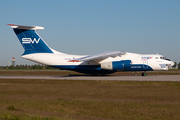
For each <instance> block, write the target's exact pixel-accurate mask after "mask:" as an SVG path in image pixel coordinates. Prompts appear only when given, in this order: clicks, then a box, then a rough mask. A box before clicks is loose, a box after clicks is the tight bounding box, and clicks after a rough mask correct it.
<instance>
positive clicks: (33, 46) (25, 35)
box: [8, 24, 53, 55]
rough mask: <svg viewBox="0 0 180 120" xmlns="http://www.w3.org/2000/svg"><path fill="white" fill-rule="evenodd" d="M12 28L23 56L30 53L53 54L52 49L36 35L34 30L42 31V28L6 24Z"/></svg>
mask: <svg viewBox="0 0 180 120" xmlns="http://www.w3.org/2000/svg"><path fill="white" fill-rule="evenodd" d="M8 25H10V26H11V28H13V30H14V32H15V34H16V35H17V37H18V39H19V41H20V43H21V44H22V46H23V48H24V50H25V52H24V53H23V55H26V54H32V53H53V51H52V49H51V48H50V47H49V46H48V45H47V44H46V42H45V41H44V40H43V39H42V38H41V37H40V36H39V35H38V33H37V32H36V30H42V29H44V28H43V27H38V26H22V25H14V24H8Z"/></svg>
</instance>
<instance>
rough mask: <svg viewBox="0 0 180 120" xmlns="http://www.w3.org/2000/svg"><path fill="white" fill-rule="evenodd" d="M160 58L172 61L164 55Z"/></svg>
mask: <svg viewBox="0 0 180 120" xmlns="http://www.w3.org/2000/svg"><path fill="white" fill-rule="evenodd" d="M160 59H163V60H168V61H171V60H170V59H168V58H166V57H164V56H162V57H160Z"/></svg>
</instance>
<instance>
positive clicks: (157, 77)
mask: <svg viewBox="0 0 180 120" xmlns="http://www.w3.org/2000/svg"><path fill="white" fill-rule="evenodd" d="M0 79H48V80H116V81H178V82H180V75H149V76H133V75H132V76H34V75H32V76H28V75H0Z"/></svg>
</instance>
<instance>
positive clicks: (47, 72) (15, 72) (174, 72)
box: [0, 70, 180, 76]
mask: <svg viewBox="0 0 180 120" xmlns="http://www.w3.org/2000/svg"><path fill="white" fill-rule="evenodd" d="M141 73H142V72H116V73H114V74H110V75H141ZM147 74H148V75H180V70H171V71H149V72H147ZM0 75H62V76H68V75H87V74H82V73H78V72H74V71H67V70H0Z"/></svg>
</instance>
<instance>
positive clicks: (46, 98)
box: [0, 79, 180, 120]
mask: <svg viewBox="0 0 180 120" xmlns="http://www.w3.org/2000/svg"><path fill="white" fill-rule="evenodd" d="M0 119H2V120H41V119H42V120H114V119H117V120H179V119H180V82H147V81H146V82H130V81H76V80H74V81H73V80H28V79H16V80H12V79H0Z"/></svg>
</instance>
